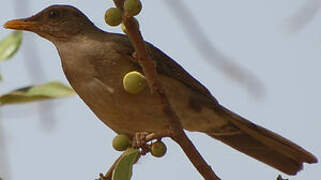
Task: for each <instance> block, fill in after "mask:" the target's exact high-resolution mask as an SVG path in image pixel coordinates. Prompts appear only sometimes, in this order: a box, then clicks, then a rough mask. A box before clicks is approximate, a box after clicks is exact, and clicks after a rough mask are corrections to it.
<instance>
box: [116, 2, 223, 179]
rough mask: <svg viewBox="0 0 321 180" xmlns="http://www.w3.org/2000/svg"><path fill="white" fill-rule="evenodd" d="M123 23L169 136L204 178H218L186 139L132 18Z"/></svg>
mask: <svg viewBox="0 0 321 180" xmlns="http://www.w3.org/2000/svg"><path fill="white" fill-rule="evenodd" d="M113 1H114V3H115V5H116V6H117V8H119V9H123V4H124V0H113ZM123 23H124V25H125V27H126V29H127V35H128V37H129V40H130V41H131V43H132V45H133V46H134V48H135V51H136V57H137V60H138V62H139V64H140V65H141V67H142V68H143V71H144V74H145V76H146V79H147V82H148V85H149V87H150V89H151V91H152V93H157V94H158V95H159V97H160V102H161V105H162V109H163V111H164V113H165V114H166V115H167V117H168V119H167V121H168V124H169V125H170V133H171V138H172V139H173V140H174V141H175V142H176V143H178V144H179V145H180V147H181V148H182V149H183V151H184V152H185V154H186V155H187V157H188V158H189V160H190V161H191V162H192V163H193V165H194V167H195V168H196V169H197V170H198V171H199V173H200V174H201V175H202V176H203V177H204V179H206V180H219V178H218V177H217V176H216V175H215V173H214V171H213V170H212V168H211V167H210V166H209V165H208V164H207V163H206V161H205V160H204V159H203V158H202V156H201V154H200V153H199V152H198V151H197V149H196V148H195V146H194V144H193V143H192V142H191V141H190V140H189V139H188V137H187V135H186V134H185V132H184V130H183V127H182V124H181V123H180V120H179V117H178V116H177V115H176V113H175V112H174V110H173V108H172V107H171V104H170V103H169V100H168V98H167V95H166V93H165V90H164V88H163V86H162V84H161V82H160V81H159V80H158V76H157V71H156V64H155V61H153V60H152V58H151V57H150V55H149V54H148V53H147V51H146V47H145V41H144V40H143V37H142V35H141V33H140V31H139V29H138V27H137V26H136V24H135V20H134V18H132V17H128V16H126V14H124V15H123Z"/></svg>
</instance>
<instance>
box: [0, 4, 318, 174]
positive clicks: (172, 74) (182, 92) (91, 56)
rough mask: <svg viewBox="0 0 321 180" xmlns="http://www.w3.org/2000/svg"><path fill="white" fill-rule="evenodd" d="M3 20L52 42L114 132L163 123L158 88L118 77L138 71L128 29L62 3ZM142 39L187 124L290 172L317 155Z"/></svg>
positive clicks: (163, 126) (152, 128)
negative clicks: (130, 88) (228, 104)
mask: <svg viewBox="0 0 321 180" xmlns="http://www.w3.org/2000/svg"><path fill="white" fill-rule="evenodd" d="M4 27H5V28H9V29H18V30H27V31H32V32H35V33H37V34H38V35H40V36H42V37H44V38H46V39H48V40H49V41H51V42H52V43H54V45H55V46H56V47H57V49H58V52H59V55H60V58H61V62H62V67H63V70H64V72H65V75H66V77H67V79H68V81H69V82H70V84H71V86H72V87H73V88H74V89H75V91H76V92H77V93H78V95H79V96H80V97H81V98H82V99H83V101H84V102H85V103H86V104H87V105H88V106H89V108H90V109H91V110H92V111H93V112H94V113H95V114H96V116H97V117H98V118H99V119H100V120H101V121H103V122H104V123H105V124H106V125H107V126H109V127H110V128H111V129H113V130H114V131H115V132H117V133H119V134H127V135H129V136H133V135H134V134H135V133H137V132H150V133H160V132H164V131H166V130H167V129H168V124H167V121H166V118H167V117H166V115H165V114H163V112H162V108H161V105H160V103H159V99H158V96H157V95H153V94H151V93H150V90H149V89H148V88H145V89H144V90H143V91H142V92H140V93H139V94H136V95H133V94H129V93H127V92H126V91H125V90H124V88H123V84H122V79H123V77H124V76H125V75H126V74H127V73H128V72H131V71H140V72H142V68H141V67H140V66H139V64H138V63H136V62H135V60H134V57H133V54H134V48H133V46H132V45H131V43H130V41H129V40H128V38H127V36H125V35H122V34H115V33H108V32H104V31H102V30H100V29H99V28H97V27H96V26H95V25H94V24H93V23H92V22H91V21H90V20H89V19H88V18H87V17H86V15H84V14H83V13H82V12H81V11H79V10H78V9H76V8H74V7H72V6H66V5H54V6H50V7H48V8H46V9H44V10H43V11H41V12H40V13H38V14H36V15H34V16H32V17H29V18H26V19H17V20H12V21H9V22H7V23H6V24H5V25H4ZM146 44H147V50H148V52H149V53H150V55H151V57H152V59H153V60H154V61H156V63H157V71H158V73H159V79H160V80H161V82H162V83H163V86H164V88H165V91H166V93H167V95H168V98H169V101H170V103H171V105H172V106H173V108H174V110H175V111H176V113H177V115H178V116H179V118H180V120H181V123H182V125H183V127H184V128H185V129H186V130H189V131H198V132H203V133H206V134H207V135H209V136H211V137H213V138H215V139H218V140H220V141H222V142H223V143H225V144H227V145H229V146H231V147H233V148H235V149H237V150H238V151H241V152H243V153H245V154H247V155H249V156H251V157H253V158H255V159H257V160H259V161H262V162H263V163H266V164H268V165H270V166H271V167H274V168H276V169H278V170H280V171H282V172H284V173H286V174H289V175H295V174H296V173H297V172H298V171H299V170H301V169H302V166H303V163H304V162H306V163H316V162H317V158H316V157H315V156H313V155H312V154H311V153H309V152H308V151H306V150H304V149H303V148H301V147H300V146H298V145H296V144H294V143H292V142H291V141H289V140H287V139H285V138H283V137H281V136H279V135H277V134H275V133H273V132H271V131H269V130H267V129H265V128H263V127H260V126H258V125H256V124H254V123H252V122H250V121H248V120H246V119H244V118H242V117H241V116H239V115H237V114H235V113H233V112H232V111H230V110H228V109H226V108H225V107H223V106H221V105H220V104H219V103H218V102H217V100H216V99H215V98H214V97H213V96H212V95H211V93H210V92H209V91H208V90H207V89H206V87H205V86H203V85H202V84H201V83H200V82H199V81H197V80H196V79H195V78H193V77H192V76H191V75H190V74H189V73H188V72H186V71H185V70H184V69H183V68H182V67H181V66H180V65H179V64H177V63H176V62H175V61H174V60H173V59H171V58H170V57H169V56H167V55H166V54H165V53H163V52H162V51H161V50H159V49H158V48H156V47H155V46H153V45H152V44H150V43H147V42H146Z"/></svg>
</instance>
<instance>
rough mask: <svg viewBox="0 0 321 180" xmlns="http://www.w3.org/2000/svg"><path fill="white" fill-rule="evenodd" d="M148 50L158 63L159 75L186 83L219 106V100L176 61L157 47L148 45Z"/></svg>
mask: <svg viewBox="0 0 321 180" xmlns="http://www.w3.org/2000/svg"><path fill="white" fill-rule="evenodd" d="M147 50H148V52H149V54H150V56H151V57H152V59H153V60H155V61H156V63H157V71H158V73H161V74H165V75H166V76H168V77H172V78H174V79H177V80H179V81H181V82H182V83H184V84H185V85H186V86H188V87H189V88H192V89H193V90H195V91H196V92H198V93H200V94H202V95H203V96H205V97H207V98H209V99H210V100H211V101H212V103H214V104H217V100H216V99H215V98H214V97H213V96H212V95H211V93H210V92H209V90H208V89H207V88H206V87H205V86H204V85H202V84H201V83H200V82H199V81H198V80H196V79H195V78H194V77H193V76H191V75H190V74H189V73H188V72H187V71H186V70H185V69H184V68H183V67H182V66H181V65H179V64H178V63H177V62H175V60H173V59H172V58H170V57H169V56H167V55H166V54H165V53H164V52H162V51H161V50H160V49H158V48H157V47H155V46H153V45H152V44H149V43H148V46H147Z"/></svg>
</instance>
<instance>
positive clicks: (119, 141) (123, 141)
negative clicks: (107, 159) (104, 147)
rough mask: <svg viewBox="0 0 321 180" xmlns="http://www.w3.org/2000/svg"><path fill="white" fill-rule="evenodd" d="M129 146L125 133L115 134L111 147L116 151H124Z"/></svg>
mask: <svg viewBox="0 0 321 180" xmlns="http://www.w3.org/2000/svg"><path fill="white" fill-rule="evenodd" d="M129 146H130V139H129V138H128V137H127V136H126V135H122V134H121V135H117V136H115V137H114V139H113V148H114V149H115V150H117V151H125V150H126V149H127V148H128V147H129Z"/></svg>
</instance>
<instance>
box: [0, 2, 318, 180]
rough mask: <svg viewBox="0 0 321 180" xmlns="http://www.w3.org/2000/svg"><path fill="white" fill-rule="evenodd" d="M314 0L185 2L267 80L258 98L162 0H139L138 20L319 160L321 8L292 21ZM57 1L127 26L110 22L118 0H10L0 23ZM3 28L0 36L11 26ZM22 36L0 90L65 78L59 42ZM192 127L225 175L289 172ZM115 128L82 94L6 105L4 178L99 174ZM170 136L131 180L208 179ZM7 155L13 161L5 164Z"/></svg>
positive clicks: (219, 42) (238, 103)
mask: <svg viewBox="0 0 321 180" xmlns="http://www.w3.org/2000/svg"><path fill="white" fill-rule="evenodd" d="M312 1H314V2H316V3H315V6H320V3H318V2H317V1H316V0H300V1H299V0H282V1H280V0H269V1H265V0H243V1H232V0H225V1H221V0H212V1H195V0H194V1H192V0H185V2H186V4H187V5H188V7H189V8H190V9H191V10H192V11H193V15H194V16H195V18H196V19H198V20H199V23H200V24H201V26H202V28H203V30H204V31H205V33H207V34H206V35H207V37H208V39H209V40H210V41H211V42H212V43H213V45H214V46H215V47H216V48H217V49H219V50H220V51H221V52H222V53H224V54H225V55H226V56H227V57H230V58H231V59H232V60H233V61H234V62H236V63H238V64H240V65H241V66H242V67H243V68H246V69H248V70H249V71H251V72H252V73H253V74H255V75H256V77H257V78H259V79H260V80H261V81H262V82H263V83H264V87H265V96H264V97H263V98H261V99H255V98H253V97H252V96H251V95H249V94H248V92H247V91H246V89H244V88H243V87H242V86H239V84H238V83H235V82H233V81H231V80H230V79H228V78H226V76H225V75H224V74H222V73H221V72H220V71H219V70H218V69H217V68H216V67H215V65H213V64H209V63H208V61H206V60H205V59H203V58H202V56H201V55H200V54H199V53H198V52H197V51H196V50H195V49H194V47H193V46H192V44H191V42H190V41H189V39H188V37H187V36H186V34H184V33H183V31H182V30H183V29H182V26H181V24H180V23H179V22H178V21H177V20H176V19H175V17H174V16H173V14H172V13H170V11H169V9H168V8H167V6H166V4H165V3H164V2H163V1H162V0H153V1H147V0H142V3H143V11H142V13H141V14H140V15H139V17H138V19H139V21H140V27H141V30H142V33H143V36H144V37H145V39H146V40H147V41H149V42H151V43H153V44H154V45H156V46H158V47H159V48H160V49H162V50H163V51H164V52H166V53H167V54H168V55H169V56H171V57H172V58H174V59H175V60H176V61H177V62H178V63H180V64H181V65H182V66H184V67H185V68H186V69H187V70H188V71H189V72H190V73H191V74H192V75H193V76H195V77H196V78H197V79H198V80H200V81H201V82H202V83H203V84H205V85H206V86H207V87H208V89H209V90H210V91H211V92H212V94H213V95H214V96H215V97H216V98H217V99H218V100H219V102H220V103H221V104H223V105H225V106H227V107H228V108H229V109H231V110H233V111H235V112H237V113H238V114H240V115H242V116H244V117H246V118H247V119H249V120H251V121H253V122H255V123H257V124H259V125H262V126H264V127H266V128H268V129H270V130H272V131H274V132H276V133H278V134H280V135H282V136H284V137H286V138H288V139H290V140H292V141H293V142H295V143H297V144H299V145H300V146H302V147H304V148H305V149H307V150H309V151H310V152H312V153H313V154H314V155H316V156H317V157H318V159H319V161H320V158H321V156H320V154H321V143H320V140H319V138H320V137H321V130H320V129H321V122H320V115H319V111H320V102H321V95H320V92H321V85H320V77H321V71H320V67H321V63H320V62H321V61H320V60H321V25H320V24H321V23H320V22H321V12H318V11H317V10H316V11H315V13H313V16H311V15H310V17H311V18H310V19H311V21H309V22H308V23H305V24H304V26H303V25H302V26H300V27H301V29H299V30H297V31H292V30H291V27H292V26H291V27H290V25H291V24H293V23H295V22H293V17H296V16H297V15H298V12H300V13H302V7H307V5H306V4H308V3H310V5H311V2H312ZM15 2H16V4H15ZM57 3H59V4H68V5H74V6H76V7H78V8H79V9H81V10H82V11H84V12H85V13H86V14H87V15H88V16H89V18H90V19H91V20H92V21H93V22H94V23H95V24H96V25H97V26H98V27H100V28H102V29H104V30H106V31H113V32H121V31H120V28H119V27H116V28H112V27H108V26H107V25H105V23H104V19H103V17H104V13H105V11H106V9H108V8H109V7H111V6H112V5H113V3H112V1H111V0H104V1H77V0H65V1H57V0H52V1H30V0H29V1H27V0H24V1H21V0H15V1H14V0H5V3H4V2H3V3H2V6H0V12H1V13H0V24H4V22H5V21H6V20H10V19H13V18H19V17H28V16H31V15H32V14H35V13H37V12H39V11H40V10H42V9H43V8H45V7H47V6H49V5H52V4H57ZM309 7H310V6H309ZM311 7H313V5H312V6H311ZM314 9H318V8H314ZM319 9H320V8H319ZM300 13H299V14H300ZM307 13H308V14H311V13H309V10H308V12H307ZM303 14H304V13H303ZM298 22H299V23H300V21H298ZM0 30H1V31H0V37H4V36H5V35H7V34H8V33H9V32H10V31H8V30H5V29H3V28H0ZM24 35H25V36H24V40H23V44H22V47H21V49H20V51H19V52H18V54H17V55H16V56H15V57H14V58H13V59H12V60H11V61H8V62H5V63H2V64H1V65H0V69H1V74H2V76H3V78H4V80H3V81H2V82H1V84H2V85H1V86H0V93H5V92H8V91H10V90H12V89H16V88H19V87H22V86H27V85H30V84H38V83H44V82H47V81H50V80H60V81H63V82H65V83H67V81H66V79H65V77H64V74H63V72H62V69H61V66H60V59H59V56H58V54H57V51H56V49H55V47H54V46H53V44H51V43H50V42H48V41H47V40H44V39H42V38H40V37H39V36H37V35H36V34H33V33H29V32H27V33H24ZM196 36H197V35H196ZM213 58H217V57H213ZM38 111H42V114H40V115H39V114H38ZM188 135H189V137H190V138H191V139H192V141H193V142H194V144H195V145H196V146H197V148H198V149H199V151H200V152H201V154H202V155H203V156H204V158H205V159H206V160H207V162H208V163H209V164H210V165H211V166H212V167H213V169H214V171H215V172H216V174H218V176H219V177H221V178H222V179H223V180H234V179H260V180H272V179H276V177H277V175H278V174H282V173H281V172H279V171H277V170H274V169H273V168H270V167H268V166H267V165H264V164H262V163H261V162H258V161H256V160H254V159H252V158H250V157H248V156H246V155H243V154H241V153H239V152H238V151H236V150H234V149H232V148H230V147H228V146H226V145H224V144H223V143H221V142H219V141H216V140H214V139H212V138H210V137H208V136H206V135H203V134H200V133H188ZM114 136H115V133H114V132H113V131H112V130H110V129H109V128H108V127H107V126H105V125H104V124H103V123H102V122H100V121H99V120H98V119H97V118H96V117H95V115H94V114H93V113H92V112H91V111H90V110H89V109H88V107H87V106H86V105H85V104H84V103H83V102H82V101H81V99H80V98H79V97H77V96H75V97H72V98H68V99H62V100H55V101H51V102H41V103H32V104H28V105H19V106H7V107H2V108H1V119H0V141H1V142H0V176H3V177H4V180H20V179H34V180H41V179H46V180H56V179H77V180H88V179H91V180H92V179H94V178H95V177H97V176H98V174H99V173H100V172H106V171H107V169H108V168H109V166H110V165H111V164H112V163H113V161H114V159H116V158H117V157H118V156H119V154H120V153H119V152H116V151H115V150H113V148H112V147H111V141H112V139H113V137H114ZM165 143H166V144H167V146H168V153H167V154H166V156H165V157H164V158H161V159H156V158H154V157H152V156H151V155H148V156H146V157H143V158H142V159H141V160H140V161H139V163H138V164H136V165H135V166H134V173H133V174H134V176H133V178H132V179H137V180H138V179H139V180H143V179H153V180H163V179H190V180H197V179H201V177H200V175H199V174H198V173H197V171H196V170H195V169H194V167H193V166H192V165H191V163H190V162H189V161H188V160H187V158H186V157H185V155H184V153H183V152H182V151H181V150H180V149H179V147H178V146H177V145H176V144H175V143H174V142H172V141H171V140H169V139H166V140H165ZM3 154H5V160H7V161H8V162H9V164H5V165H4V164H3V162H4V158H3V157H2V156H1V155H3ZM282 175H284V174H282ZM320 176H321V165H320V163H319V164H313V165H307V164H306V165H305V166H304V170H303V171H301V172H299V173H298V175H297V176H295V177H289V176H287V175H284V177H288V178H290V179H291V180H299V179H300V180H301V179H310V180H313V179H318V178H319V177H320Z"/></svg>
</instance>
